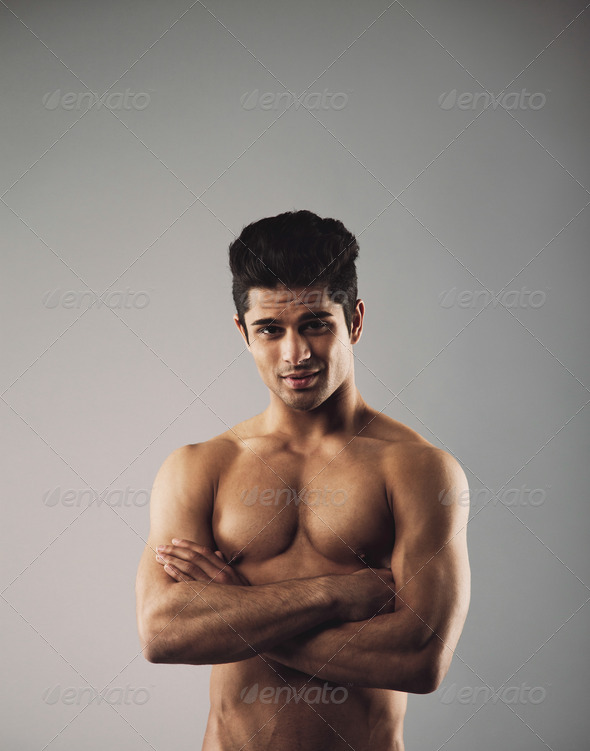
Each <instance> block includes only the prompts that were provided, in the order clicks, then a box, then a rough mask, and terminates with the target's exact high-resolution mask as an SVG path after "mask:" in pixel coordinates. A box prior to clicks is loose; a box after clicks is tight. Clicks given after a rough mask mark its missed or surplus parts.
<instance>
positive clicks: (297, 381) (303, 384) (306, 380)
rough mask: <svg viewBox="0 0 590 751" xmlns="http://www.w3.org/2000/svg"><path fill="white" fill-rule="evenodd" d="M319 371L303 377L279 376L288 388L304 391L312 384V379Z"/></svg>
mask: <svg viewBox="0 0 590 751" xmlns="http://www.w3.org/2000/svg"><path fill="white" fill-rule="evenodd" d="M318 373H319V371H316V372H315V373H307V374H303V375H297V376H296V375H289V376H281V377H282V379H283V380H284V381H285V382H286V383H287V385H288V386H290V387H291V388H292V389H304V388H307V387H308V386H309V385H311V383H312V382H313V380H314V378H315V377H316V376H317V375H318Z"/></svg>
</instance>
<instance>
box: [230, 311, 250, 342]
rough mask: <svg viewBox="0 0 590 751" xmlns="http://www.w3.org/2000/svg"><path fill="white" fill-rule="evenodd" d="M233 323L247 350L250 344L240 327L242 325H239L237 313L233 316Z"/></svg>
mask: <svg viewBox="0 0 590 751" xmlns="http://www.w3.org/2000/svg"><path fill="white" fill-rule="evenodd" d="M234 323H235V324H236V326H237V328H238V331H239V332H240V334H241V336H242V339H243V340H244V342H245V344H246V346H247V347H248V349H250V343H249V341H248V339H247V338H246V333H245V331H244V328H243V327H242V324H241V323H240V319H239V317H238V314H237V313H235V314H234Z"/></svg>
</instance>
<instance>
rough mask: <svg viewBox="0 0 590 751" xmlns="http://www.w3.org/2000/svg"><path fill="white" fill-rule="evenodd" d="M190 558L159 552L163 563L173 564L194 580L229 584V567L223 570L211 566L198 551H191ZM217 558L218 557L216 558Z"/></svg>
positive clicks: (230, 572)
mask: <svg viewBox="0 0 590 751" xmlns="http://www.w3.org/2000/svg"><path fill="white" fill-rule="evenodd" d="M191 555H192V558H191V560H185V559H184V558H179V557H177V556H174V555H171V554H163V553H161V554H160V557H163V560H164V562H165V563H168V564H169V565H171V566H173V567H174V568H176V569H178V570H179V571H181V572H182V573H185V574H187V575H188V576H190V577H192V578H193V579H195V580H196V581H204V582H207V583H210V582H215V583H217V584H231V583H232V581H231V574H232V573H233V572H232V571H231V569H229V567H228V568H227V571H223V570H222V569H221V568H219V567H218V566H211V565H210V564H209V563H208V561H207V560H206V559H204V558H201V557H200V556H199V554H198V553H192V554H191ZM217 560H218V559H217Z"/></svg>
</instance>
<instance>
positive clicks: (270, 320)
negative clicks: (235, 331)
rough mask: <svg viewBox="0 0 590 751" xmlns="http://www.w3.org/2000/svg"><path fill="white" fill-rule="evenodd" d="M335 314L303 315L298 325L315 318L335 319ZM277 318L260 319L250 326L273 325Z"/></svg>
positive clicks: (321, 311) (318, 312) (316, 313)
mask: <svg viewBox="0 0 590 751" xmlns="http://www.w3.org/2000/svg"><path fill="white" fill-rule="evenodd" d="M333 317H334V316H333V314H332V313H330V312H329V311H327V310H318V311H317V312H315V313H311V312H310V313H303V314H302V315H300V316H299V319H298V323H301V322H302V321H307V320H313V319H314V318H333ZM277 320H278V319H277V318H258V319H257V320H256V321H252V323H251V324H250V326H268V325H269V324H271V323H275V321H277Z"/></svg>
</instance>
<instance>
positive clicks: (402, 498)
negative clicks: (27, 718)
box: [136, 211, 470, 751]
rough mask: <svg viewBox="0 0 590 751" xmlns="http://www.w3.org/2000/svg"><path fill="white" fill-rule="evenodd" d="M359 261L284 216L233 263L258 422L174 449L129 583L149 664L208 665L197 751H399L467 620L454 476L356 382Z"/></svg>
mask: <svg viewBox="0 0 590 751" xmlns="http://www.w3.org/2000/svg"><path fill="white" fill-rule="evenodd" d="M357 254H358V245H357V243H356V240H355V238H354V236H353V235H351V234H350V233H349V232H348V231H347V230H346V229H345V227H344V226H343V225H342V224H341V223H340V222H338V221H335V220H333V219H320V218H319V217H318V216H316V215H315V214H312V213H311V212H308V211H300V212H287V213H285V214H281V215H279V216H277V217H272V218H266V219H263V220H260V221H259V222H255V223H253V224H251V225H249V226H248V227H246V228H245V229H244V230H243V231H242V234H241V235H240V237H239V238H238V239H237V240H236V241H235V242H233V243H232V245H231V246H230V266H231V269H232V273H233V279H234V282H233V294H234V301H235V302H236V308H237V314H236V315H235V316H234V320H235V322H236V325H237V326H238V329H239V330H240V333H241V334H242V336H243V337H244V341H245V343H246V345H247V347H248V349H249V351H250V354H251V355H252V356H253V358H254V362H255V364H256V366H257V368H258V372H259V374H260V377H261V378H262V381H263V382H264V384H265V385H266V387H267V388H268V390H269V396H270V403H269V406H268V407H267V408H266V409H265V410H264V412H262V413H261V414H259V415H256V416H254V417H252V418H251V419H248V420H246V421H245V422H242V423H239V424H238V425H236V426H234V427H233V428H231V429H230V430H227V431H226V432H224V433H222V434H220V435H218V436H216V437H214V438H211V439H210V440H208V441H204V442H202V443H197V444H193V445H189V446H185V447H183V448H180V449H178V450H176V451H174V452H173V453H172V454H171V455H170V456H169V457H168V458H167V459H166V461H165V462H164V464H163V466H162V468H161V469H160V471H159V473H158V475H157V477H156V480H155V483H154V488H153V492H152V496H151V509H150V513H151V529H150V535H149V539H148V542H147V545H146V548H145V551H144V553H143V555H142V558H141V561H140V564H139V571H138V576H137V586H136V592H137V620H138V629H139V635H140V639H141V644H142V649H143V650H144V655H145V656H146V658H147V659H148V660H149V661H150V662H159V663H184V664H190V665H204V664H211V665H213V668H212V671H211V685H210V700H211V708H210V713H209V720H208V724H207V729H206V733H205V739H204V745H203V751H238V750H239V749H245V750H246V751H261V750H262V749H265V750H266V749H272V751H295V749H298V750H299V749H300V750H301V751H344V749H346V750H347V751H350V749H353V750H354V751H369V750H370V751H392V750H394V751H403V749H404V742H403V720H404V714H405V710H406V704H407V693H408V692H410V693H417V694H424V693H429V692H431V691H434V690H436V689H437V687H438V686H439V685H440V683H441V681H442V679H443V678H444V676H445V674H446V673H447V670H448V668H449V665H450V662H451V659H452V656H453V652H454V649H455V647H456V645H457V642H458V640H459V636H460V634H461V630H462V628H463V624H464V621H465V618H466V615H467V610H468V607H469V597H470V569H469V560H468V555H467V544H466V525H467V516H468V507H467V504H466V503H465V498H466V497H468V488H467V482H466V479H465V475H464V473H463V470H462V469H461V467H460V466H459V464H458V462H457V461H456V460H455V459H454V458H453V457H452V456H451V455H449V454H448V453H447V452H445V451H442V450H441V449H439V448H436V447H435V446H433V445H432V444H431V443H429V442H428V441H426V440H425V439H424V438H422V437H421V436H420V435H419V434H417V433H416V432H415V431H413V430H411V429H410V428H408V427H407V426H405V425H402V424H401V423H399V422H397V421H396V420H393V419H391V418H390V417H387V416H386V415H384V414H382V413H380V412H378V411H377V410H375V409H373V408H372V407H370V406H369V405H368V404H367V403H366V402H365V401H364V400H363V398H362V397H361V395H360V393H359V391H358V389H357V387H356V386H355V380H354V358H353V351H352V348H353V345H354V344H356V343H357V342H358V340H359V339H360V336H361V332H362V327H363V316H364V310H365V307H364V303H363V301H362V300H360V299H357V286H356V271H355V263H354V262H355V259H356V256H357Z"/></svg>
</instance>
